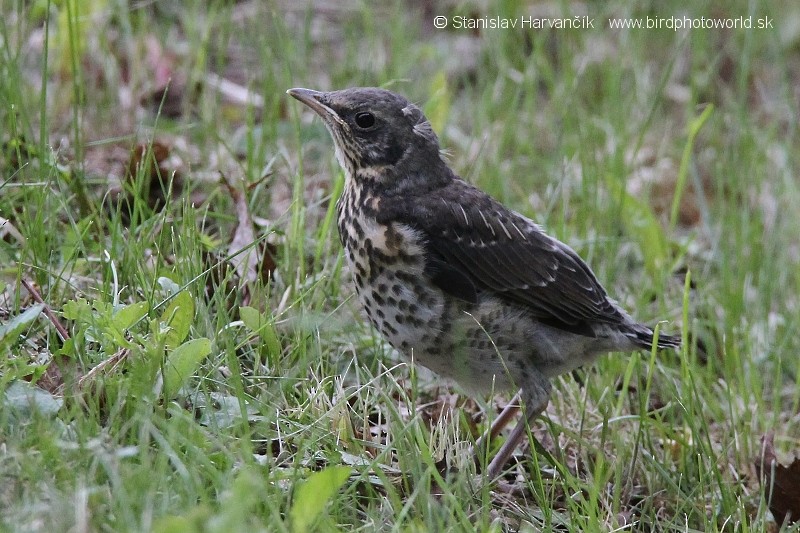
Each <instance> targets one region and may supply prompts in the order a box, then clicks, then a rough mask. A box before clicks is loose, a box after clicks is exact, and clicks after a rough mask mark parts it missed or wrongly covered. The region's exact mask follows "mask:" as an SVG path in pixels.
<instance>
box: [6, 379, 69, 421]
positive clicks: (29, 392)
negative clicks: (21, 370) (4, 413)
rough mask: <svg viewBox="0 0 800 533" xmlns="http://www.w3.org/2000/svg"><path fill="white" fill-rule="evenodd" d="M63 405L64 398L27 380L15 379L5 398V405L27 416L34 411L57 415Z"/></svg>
mask: <svg viewBox="0 0 800 533" xmlns="http://www.w3.org/2000/svg"><path fill="white" fill-rule="evenodd" d="M62 405H64V399H63V398H56V397H55V396H53V395H52V394H50V393H49V392H47V391H46V390H44V389H40V388H39V387H37V386H36V385H32V384H30V383H28V382H27V381H15V382H14V383H12V384H11V385H9V387H8V388H7V389H6V391H5V395H4V398H3V406H4V407H6V408H9V409H10V410H12V411H13V412H15V413H16V414H18V415H21V416H23V417H25V418H29V417H30V416H32V415H33V414H34V413H39V414H41V415H46V416H55V415H56V414H57V413H58V411H59V409H61V406H62Z"/></svg>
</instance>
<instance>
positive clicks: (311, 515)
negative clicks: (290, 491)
mask: <svg viewBox="0 0 800 533" xmlns="http://www.w3.org/2000/svg"><path fill="white" fill-rule="evenodd" d="M352 471H353V469H352V468H350V467H349V466H329V467H328V468H326V469H324V470H321V471H319V472H314V473H313V474H311V475H310V476H309V477H308V479H307V480H305V481H304V482H303V483H302V484H301V485H300V486H299V487H298V488H297V490H295V493H294V498H293V501H292V508H291V510H290V511H289V516H290V518H291V520H292V531H294V532H295V533H301V532H305V531H312V526H313V525H314V521H315V520H316V519H317V517H318V516H319V514H320V513H321V512H322V511H323V509H324V508H325V505H326V504H327V503H328V501H329V500H330V499H331V498H333V496H334V495H335V494H336V493H337V492H338V491H339V489H340V488H342V485H344V483H345V482H346V481H347V478H349V477H350V473H351V472H352Z"/></svg>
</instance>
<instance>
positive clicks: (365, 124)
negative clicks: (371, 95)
mask: <svg viewBox="0 0 800 533" xmlns="http://www.w3.org/2000/svg"><path fill="white" fill-rule="evenodd" d="M374 125H375V115H373V114H372V113H367V112H366V111H364V112H361V113H356V126H358V127H359V128H364V129H367V128H371V127H372V126H374Z"/></svg>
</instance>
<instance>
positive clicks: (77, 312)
mask: <svg viewBox="0 0 800 533" xmlns="http://www.w3.org/2000/svg"><path fill="white" fill-rule="evenodd" d="M61 312H62V313H63V314H64V318H66V319H67V320H85V321H88V320H89V317H91V315H92V306H91V305H89V302H87V301H86V300H85V299H83V298H78V299H77V300H70V301H69V302H67V303H65V304H64V307H63V308H62V309H61Z"/></svg>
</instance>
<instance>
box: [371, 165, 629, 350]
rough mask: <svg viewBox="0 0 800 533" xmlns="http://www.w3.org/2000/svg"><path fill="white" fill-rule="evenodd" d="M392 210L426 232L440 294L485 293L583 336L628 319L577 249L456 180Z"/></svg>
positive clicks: (469, 297)
mask: <svg viewBox="0 0 800 533" xmlns="http://www.w3.org/2000/svg"><path fill="white" fill-rule="evenodd" d="M391 211H394V213H393V214H391V215H389V216H391V217H392V218H394V219H395V220H397V221H400V222H402V223H404V224H408V225H409V226H411V227H413V228H415V230H417V231H418V232H419V233H420V234H421V235H422V236H423V237H424V238H425V240H426V252H427V257H428V264H427V266H428V274H429V275H430V276H431V279H432V281H433V282H434V283H435V284H437V285H438V286H439V287H440V288H441V289H442V290H444V291H445V292H448V293H450V294H452V295H454V296H457V297H459V298H462V299H464V300H467V301H472V302H474V301H477V293H478V292H479V291H480V292H489V293H492V294H493V295H495V296H496V297H498V298H501V299H504V300H506V301H511V302H515V303H517V304H520V305H523V306H525V307H526V308H528V309H529V310H530V312H531V313H533V314H534V315H535V316H537V317H538V318H540V319H541V320H543V321H544V322H548V323H551V324H552V325H554V326H557V327H560V328H562V329H567V330H571V331H575V332H576V333H582V334H589V335H591V334H592V331H591V328H589V327H588V326H587V325H588V324H590V323H593V322H597V321H600V322H605V323H611V324H619V323H622V322H624V321H625V316H624V315H623V314H622V312H621V311H620V309H619V307H618V306H616V305H615V304H614V303H613V302H612V301H611V300H609V298H608V295H607V294H606V291H605V290H604V289H603V287H602V286H601V285H600V283H599V282H598V281H597V278H596V277H595V276H594V274H593V273H592V271H591V270H590V269H589V267H588V266H587V265H586V263H584V261H583V260H582V259H581V258H580V257H579V256H578V254H577V253H575V251H574V250H572V249H571V248H570V247H569V246H567V245H565V244H563V243H561V242H559V241H557V240H556V239H553V238H551V237H549V236H548V235H546V234H545V233H544V232H543V231H542V230H541V229H540V228H539V227H538V226H537V225H536V224H534V223H533V222H531V221H530V220H528V219H527V218H525V217H523V216H522V215H519V214H517V213H515V212H513V211H511V210H509V209H507V208H506V207H504V206H503V205H502V204H500V203H499V202H497V201H495V200H493V199H492V198H491V197H489V196H488V195H486V194H485V193H483V192H482V191H480V190H478V189H476V188H474V187H472V186H471V185H468V184H467V183H465V182H463V181H462V180H460V179H457V180H455V181H453V182H452V183H451V184H449V185H448V186H446V187H444V188H443V189H441V190H440V191H437V194H429V195H425V196H424V197H420V198H417V199H415V201H414V202H413V205H411V206H410V208H409V206H408V204H406V209H403V210H402V211H401V210H399V209H395V210H391ZM387 221H388V220H387Z"/></svg>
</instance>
